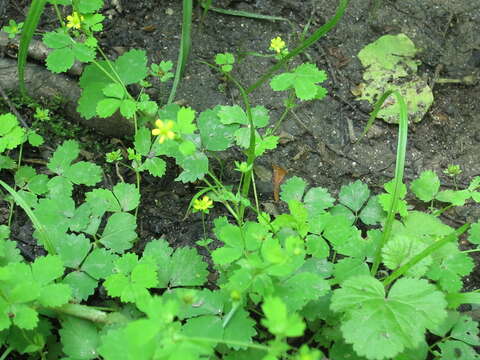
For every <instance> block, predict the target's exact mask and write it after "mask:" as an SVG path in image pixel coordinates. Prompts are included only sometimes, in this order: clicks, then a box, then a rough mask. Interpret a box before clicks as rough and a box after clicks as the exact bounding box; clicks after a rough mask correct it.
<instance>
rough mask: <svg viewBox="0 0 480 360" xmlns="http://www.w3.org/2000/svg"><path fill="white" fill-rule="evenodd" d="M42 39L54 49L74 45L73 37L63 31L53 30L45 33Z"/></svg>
mask: <svg viewBox="0 0 480 360" xmlns="http://www.w3.org/2000/svg"><path fill="white" fill-rule="evenodd" d="M42 41H43V43H44V44H45V45H47V46H48V47H49V48H52V49H62V48H64V47H67V46H71V45H72V38H71V37H70V36H69V35H67V34H65V33H62V32H58V31H51V32H47V33H45V34H44V35H43V38H42Z"/></svg>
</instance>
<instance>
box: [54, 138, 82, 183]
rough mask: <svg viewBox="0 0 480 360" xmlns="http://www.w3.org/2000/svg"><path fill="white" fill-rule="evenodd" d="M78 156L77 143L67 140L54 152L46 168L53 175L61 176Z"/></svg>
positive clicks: (78, 148)
mask: <svg viewBox="0 0 480 360" xmlns="http://www.w3.org/2000/svg"><path fill="white" fill-rule="evenodd" d="M79 154H80V147H79V145H78V142H77V141H75V140H67V141H65V142H64V143H63V144H62V145H60V146H59V147H58V148H57V150H55V152H54V153H53V156H52V158H51V159H50V161H49V162H48V164H47V167H48V168H49V169H50V170H51V171H53V172H54V173H56V174H58V175H62V174H63V173H64V172H65V171H66V170H67V169H68V168H69V167H70V163H71V162H72V161H73V160H75V159H76V158H77V157H78V155H79Z"/></svg>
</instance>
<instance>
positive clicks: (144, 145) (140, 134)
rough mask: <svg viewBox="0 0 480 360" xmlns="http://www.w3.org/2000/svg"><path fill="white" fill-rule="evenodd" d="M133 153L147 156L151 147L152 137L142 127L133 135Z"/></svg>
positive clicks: (147, 130)
mask: <svg viewBox="0 0 480 360" xmlns="http://www.w3.org/2000/svg"><path fill="white" fill-rule="evenodd" d="M134 145H135V151H136V152H138V153H139V154H140V155H143V156H147V155H148V153H149V152H150V147H151V146H152V136H151V132H150V130H149V129H147V128H146V127H144V126H142V127H141V128H140V129H138V131H137V133H136V134H135V141H134Z"/></svg>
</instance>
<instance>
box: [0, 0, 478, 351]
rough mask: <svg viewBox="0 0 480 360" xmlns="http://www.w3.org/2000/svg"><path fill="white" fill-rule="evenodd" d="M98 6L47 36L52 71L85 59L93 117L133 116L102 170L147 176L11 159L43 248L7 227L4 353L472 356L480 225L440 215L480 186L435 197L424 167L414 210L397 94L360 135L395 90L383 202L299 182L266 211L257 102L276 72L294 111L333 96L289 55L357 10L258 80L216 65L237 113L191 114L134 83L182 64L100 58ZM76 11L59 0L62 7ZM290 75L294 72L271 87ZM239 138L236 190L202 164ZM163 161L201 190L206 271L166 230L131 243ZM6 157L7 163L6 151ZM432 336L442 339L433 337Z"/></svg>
mask: <svg viewBox="0 0 480 360" xmlns="http://www.w3.org/2000/svg"><path fill="white" fill-rule="evenodd" d="M102 3H103V2H102V1H101V0H88V1H87V0H79V1H75V2H73V5H74V9H73V10H74V11H72V15H70V16H71V18H69V19H67V20H68V23H67V24H65V23H64V22H63V19H60V20H61V24H62V28H60V29H57V30H56V31H53V32H50V33H46V34H45V35H44V40H45V41H46V43H48V44H50V46H51V47H52V48H53V49H54V51H53V52H52V53H51V54H50V55H49V60H47V64H48V65H49V67H50V68H51V69H52V70H54V71H57V70H62V71H64V70H66V69H67V68H68V67H69V66H70V65H71V62H72V59H79V60H82V59H85V60H84V61H86V62H89V63H90V64H89V65H87V66H86V68H85V71H84V73H83V74H82V77H81V79H80V86H81V87H82V95H81V98H80V102H79V107H78V110H79V112H80V113H81V114H82V115H83V116H85V117H87V118H89V117H93V116H101V117H107V116H110V115H112V114H114V113H115V112H117V111H118V112H119V113H120V115H122V116H124V117H126V118H128V119H131V121H132V122H133V123H134V125H135V134H134V138H133V143H132V145H131V146H130V147H128V148H126V149H125V151H124V152H123V151H122V150H123V149H117V150H114V151H112V152H110V153H108V154H107V155H106V160H107V162H109V163H114V164H115V165H116V166H124V167H126V168H127V169H129V170H130V171H132V172H133V173H134V174H135V179H136V182H135V184H129V183H125V182H124V181H123V180H122V179H120V180H121V181H120V182H118V183H117V184H115V185H113V186H112V187H111V188H104V187H101V186H99V184H100V181H101V179H102V169H101V167H100V166H98V165H97V164H94V163H92V162H88V161H83V160H80V161H79V160H78V158H79V155H80V145H79V142H78V141H76V140H66V141H64V142H63V143H62V144H61V145H60V146H59V147H58V148H57V149H56V150H55V152H54V153H53V154H52V156H51V158H50V160H49V161H48V163H47V169H48V173H47V172H45V171H43V170H41V171H38V170H37V169H34V168H32V167H29V166H21V164H20V163H21V151H20V154H19V156H18V166H17V167H16V169H15V166H13V167H11V169H12V170H15V171H13V172H12V173H13V177H11V179H10V181H13V183H14V186H13V187H12V186H10V185H9V184H7V183H6V182H4V181H0V186H1V187H2V188H3V189H5V190H6V191H7V192H8V193H9V195H10V197H11V199H12V202H13V201H15V202H16V203H17V204H18V205H19V206H20V207H21V208H22V209H23V210H24V211H25V213H26V214H27V216H28V217H29V218H30V220H31V222H32V224H33V225H34V227H35V232H34V233H33V237H34V238H35V239H36V240H38V243H39V244H40V245H42V246H43V247H44V249H45V250H46V251H47V255H46V256H39V257H37V258H36V259H35V261H33V262H32V263H30V264H29V263H27V262H26V261H25V260H24V259H23V258H22V256H21V255H20V253H19V250H18V249H17V248H16V246H15V243H14V242H13V241H11V240H9V237H10V229H9V227H8V226H4V225H2V226H0V339H1V341H2V342H1V344H2V345H3V347H4V348H3V354H2V355H1V356H0V359H5V358H7V357H8V356H9V355H10V354H11V353H12V352H17V353H20V354H28V355H27V356H29V357H30V358H32V359H35V358H40V359H48V358H52V357H53V358H55V357H57V358H61V357H68V358H70V359H75V360H83V359H87V360H88V359H106V360H109V359H115V360H117V359H140V360H142V359H145V360H147V359H172V360H174V359H179V360H180V359H203V358H219V359H229V360H231V359H264V360H273V359H296V360H305V359H318V360H320V359H323V358H325V357H328V358H329V359H332V360H340V359H346V358H353V359H355V358H356V359H371V360H376V359H412V360H425V359H426V358H427V356H430V355H431V356H432V357H435V358H436V359H439V360H440V359H449V358H452V357H453V356H456V355H457V354H458V353H459V352H460V354H461V355H462V356H463V355H465V358H469V359H473V358H475V357H476V356H477V355H476V354H475V353H474V349H473V346H478V345H479V344H480V340H479V339H478V336H476V335H475V334H476V332H477V324H476V323H475V322H474V321H473V320H472V319H471V318H469V317H468V316H467V315H462V314H461V313H459V312H458V311H457V309H458V307H459V306H460V305H463V304H480V293H479V292H478V291H477V292H468V293H465V292H463V293H462V292H461V290H462V285H463V283H462V277H463V276H466V275H468V274H469V273H470V272H471V271H472V269H473V261H472V259H471V258H470V256H469V255H468V253H469V252H472V251H478V249H477V248H475V249H472V250H469V251H460V250H459V248H458V245H457V240H458V238H459V237H460V236H461V235H462V234H464V233H467V235H466V236H467V239H468V241H469V242H470V243H471V244H472V245H478V244H480V223H479V222H477V223H475V224H473V225H471V226H470V224H465V225H463V226H461V227H459V228H458V229H454V228H453V227H451V226H449V225H447V224H445V223H443V222H442V221H441V219H440V215H441V214H442V213H443V212H444V211H445V210H446V209H448V208H451V207H453V206H462V205H463V204H465V203H466V202H477V203H478V202H480V191H478V190H479V188H480V177H476V178H474V179H473V180H472V181H471V183H470V184H469V186H468V188H466V189H462V190H458V189H455V190H442V189H441V183H440V179H439V178H438V176H437V175H436V174H435V173H433V172H431V171H427V172H424V173H422V174H421V176H420V177H419V178H418V179H416V180H414V181H413V182H412V183H411V184H410V192H411V194H413V195H414V196H415V197H416V198H417V200H418V201H416V202H415V203H418V202H425V203H426V204H427V205H428V209H427V211H420V210H418V209H415V208H414V207H413V205H410V204H409V198H408V197H407V196H406V195H407V186H406V184H404V183H403V168H404V164H405V153H406V144H407V142H406V140H407V131H408V120H407V109H406V104H405V101H404V99H403V97H402V96H401V95H400V94H399V93H398V92H394V91H390V92H387V93H385V94H383V95H382V96H381V97H380V99H379V100H378V101H377V103H376V105H375V109H374V112H373V113H372V116H371V118H370V120H369V122H368V123H367V127H366V129H365V132H366V131H368V129H369V128H370V126H371V125H372V123H373V121H374V119H375V116H376V114H377V113H378V111H379V110H380V108H381V106H382V105H383V102H384V101H385V100H386V99H387V98H388V97H389V96H390V95H393V96H395V97H396V99H397V102H398V104H399V114H400V116H399V124H400V133H399V140H398V147H397V148H398V153H397V165H396V171H395V177H394V179H393V180H392V181H389V182H387V183H386V184H384V189H385V192H383V193H381V194H377V195H376V194H373V193H372V192H371V191H370V189H369V188H368V186H367V185H366V184H363V183H362V182H360V181H356V182H354V183H351V184H346V185H343V186H342V187H341V188H340V192H339V195H338V199H335V198H334V197H333V196H332V195H331V194H330V193H329V191H328V190H327V189H325V188H322V187H309V186H308V184H307V183H306V182H305V181H304V180H302V179H301V178H298V177H292V178H290V179H289V180H288V181H286V182H285V183H284V184H283V185H282V186H281V192H280V198H281V200H282V202H283V203H284V205H286V207H287V208H288V210H287V211H286V212H285V213H282V214H280V215H277V216H275V217H273V216H271V215H269V214H267V213H265V212H262V211H261V210H260V207H259V205H258V196H257V193H256V189H255V172H254V163H255V161H256V159H257V158H258V157H259V156H261V155H263V154H264V153H265V152H266V151H269V150H273V149H275V147H276V145H277V142H278V137H277V136H276V135H275V134H274V132H273V131H272V130H271V129H268V128H267V126H268V125H269V124H270V114H269V112H268V110H267V109H266V108H265V107H263V106H261V105H257V106H252V105H251V103H250V99H249V96H248V93H249V92H251V91H253V89H255V88H256V87H257V86H259V85H260V84H262V83H263V82H265V81H267V80H270V79H271V81H270V86H271V88H272V89H273V90H274V91H287V92H288V95H287V99H286V101H285V108H286V110H285V112H284V114H286V112H288V111H291V110H292V109H294V107H295V106H296V105H297V101H307V100H318V99H321V98H323V97H324V96H325V94H326V90H325V89H324V88H323V87H321V86H320V85H319V83H322V82H323V81H324V80H325V79H326V74H325V73H324V72H323V71H321V70H319V69H318V68H317V67H316V66H315V65H314V64H311V63H305V64H301V65H298V66H296V67H295V68H293V69H291V68H289V67H288V60H289V59H291V58H292V57H293V56H295V55H297V54H299V53H301V52H302V51H303V50H304V49H305V48H306V47H307V46H309V45H311V44H313V43H314V42H315V41H316V40H318V38H319V37H320V36H321V35H322V34H324V33H325V32H327V31H328V30H329V29H330V28H331V27H333V26H334V25H335V23H336V22H337V21H338V20H339V18H340V17H341V15H342V14H343V11H344V10H345V7H346V5H347V4H348V1H341V3H340V6H339V10H338V12H337V14H336V16H335V17H334V18H333V19H332V20H331V21H330V22H328V23H327V24H326V25H324V26H323V27H322V28H320V29H319V30H317V31H316V32H315V33H314V35H313V36H312V37H310V38H308V39H307V40H305V42H304V43H302V44H301V45H300V46H298V47H297V48H295V49H294V50H293V51H292V52H289V53H288V54H285V55H284V56H283V55H282V57H281V58H279V59H278V63H277V65H274V67H273V70H271V71H269V72H267V75H266V76H264V77H262V78H261V79H260V80H259V81H258V82H256V83H255V84H254V85H252V86H251V87H250V88H245V87H244V86H243V85H242V84H241V83H240V82H239V81H238V80H237V79H236V78H235V68H234V65H235V58H234V56H233V55H232V54H228V53H226V54H219V55H217V56H216V57H215V63H216V65H212V64H207V65H208V66H210V67H212V68H214V69H216V70H218V71H219V72H221V73H222V74H223V75H224V76H225V79H226V81H228V82H230V83H231V84H233V86H236V87H237V88H238V90H239V91H240V94H241V96H242V101H243V104H242V105H243V106H239V105H233V106H222V105H218V106H215V107H214V108H212V109H206V110H204V111H202V112H200V113H198V114H197V113H196V112H195V111H194V110H193V109H191V108H189V107H181V106H179V105H176V104H168V105H166V106H158V104H156V103H155V102H153V101H151V100H150V99H149V97H148V96H147V95H146V94H145V93H143V91H141V92H140V94H138V95H135V96H134V95H132V94H131V93H130V92H129V91H128V89H127V86H128V85H131V84H134V83H142V82H144V81H146V79H147V77H148V76H149V75H153V76H159V77H160V78H163V77H164V76H166V74H168V73H169V70H170V69H171V64H169V63H168V62H163V63H160V64H159V65H158V66H153V65H152V66H150V68H149V67H148V66H147V58H146V54H145V52H144V51H142V50H131V51H129V52H127V53H125V54H123V55H122V56H120V57H119V58H117V59H116V60H114V61H112V60H110V59H108V58H106V57H105V56H104V55H103V52H102V50H101V48H100V47H98V46H97V43H96V41H95V38H94V32H96V31H98V29H99V28H100V26H101V24H100V22H101V19H100V18H101V15H100V14H96V11H97V10H98V9H100V7H101V5H102ZM69 4H70V1H63V0H62V1H60V0H57V1H55V6H57V7H58V5H69ZM37 6H38V5H37ZM37 10H38V8H37ZM92 24H93V25H92ZM69 25H71V26H69ZM30 26H31V25H30ZM277 45H278V46H276V48H277V49H280V46H279V45H280V44H279V43H278V42H277ZM274 50H275V49H274ZM275 51H276V50H275ZM280 51H281V49H280ZM97 53H99V54H100V55H101V56H102V57H103V59H102V60H97V59H96V54H97ZM292 54H293V55H292ZM280 68H283V69H284V71H283V73H281V74H278V75H276V76H274V77H272V76H273V71H275V70H278V69H280ZM132 69H133V70H132ZM177 70H178V65H177ZM177 74H178V72H177ZM169 77H171V76H169ZM164 80H167V79H164ZM283 117H284V115H282V116H281V118H280V119H279V121H280V120H281V119H282V118H283ZM0 120H2V121H0V135H1V136H2V137H1V138H0V144H3V151H5V150H15V149H16V148H17V147H19V146H21V144H22V143H24V142H25V141H26V140H25V139H26V136H27V135H26V134H27V133H28V130H25V129H23V128H20V127H19V124H18V121H17V119H16V118H15V117H14V116H13V115H12V114H5V115H2V118H0ZM152 120H154V121H152ZM148 124H151V125H153V129H150V128H148V127H147V126H146V125H148ZM233 146H235V147H237V148H239V149H240V150H241V151H243V154H244V157H245V158H244V159H241V160H239V161H235V170H236V172H237V173H238V181H236V182H233V181H232V182H233V184H225V183H224V182H222V181H221V179H220V177H219V176H217V175H216V174H215V168H214V167H213V166H211V164H210V161H209V158H210V157H211V156H212V155H213V156H214V155H215V153H216V152H220V151H225V150H227V149H229V148H231V147H233ZM20 149H21V148H20ZM165 156H166V157H169V158H172V159H173V160H175V162H176V164H177V165H178V166H179V167H180V168H181V173H180V174H179V176H178V177H177V179H176V180H178V181H182V182H185V183H187V182H197V181H202V182H203V183H204V186H203V187H202V188H201V189H200V190H199V191H198V193H197V194H195V195H194V196H193V198H192V200H191V204H190V207H189V209H192V212H200V213H201V216H202V224H203V231H204V234H203V238H202V239H200V240H199V241H198V242H197V244H198V245H199V246H202V247H203V248H204V249H205V250H207V251H208V252H209V256H210V259H211V261H210V263H207V261H205V259H204V258H203V257H202V256H200V255H199V254H198V253H197V251H196V249H194V248H190V247H179V248H175V249H174V248H172V247H171V245H170V244H169V243H168V242H167V241H166V239H163V238H162V239H154V240H152V241H150V242H148V243H147V244H146V246H145V248H144V249H143V251H142V252H141V253H140V252H139V251H137V246H136V245H137V241H138V235H137V216H136V215H137V211H138V208H139V206H140V205H141V178H142V173H143V172H144V171H147V172H148V173H149V174H150V175H152V176H156V177H161V176H163V175H164V174H165V172H166V162H165V160H164V158H163V157H165ZM2 158H4V159H5V160H2V161H3V162H8V160H6V159H9V157H8V156H2ZM82 190H83V191H84V192H83V193H82V192H81V191H82ZM252 190H253V199H254V202H253V201H250V195H251V192H252ZM79 194H81V196H78V195H79ZM412 203H413V202H412ZM220 204H222V205H223V206H224V207H225V208H226V210H227V211H228V215H230V217H229V218H227V217H226V216H219V217H217V218H215V219H213V229H211V230H212V235H211V237H212V238H215V239H216V240H217V245H218V243H219V244H220V245H218V246H215V248H213V246H212V245H211V244H212V241H213V239H211V238H209V237H208V236H210V231H208V230H210V229H208V230H207V228H206V224H205V216H206V215H207V214H209V212H210V211H211V209H212V208H213V207H214V206H218V205H220ZM421 208H422V207H421V206H419V209H421ZM247 215H249V216H248V217H247ZM192 240H196V239H192ZM209 274H213V275H217V276H216V277H214V276H212V277H209ZM98 293H103V294H104V295H103V296H101V297H97V296H95V295H96V294H98ZM91 300H95V301H94V302H93V301H91ZM92 303H95V306H93V305H91V304H92ZM78 334H81V336H78ZM432 336H436V338H435V339H437V340H436V341H435V342H433V343H432V342H430V343H429V342H427V340H428V339H430V338H431V337H432ZM429 354H430V355H429ZM452 354H453V355H452ZM457 358H458V356H457Z"/></svg>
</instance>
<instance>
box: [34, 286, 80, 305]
mask: <svg viewBox="0 0 480 360" xmlns="http://www.w3.org/2000/svg"><path fill="white" fill-rule="evenodd" d="M71 297H72V289H71V288H70V286H68V285H66V284H50V285H47V286H45V287H43V288H42V290H41V291H40V296H39V297H38V302H39V303H40V304H42V305H43V306H45V307H58V306H62V305H65V304H66V303H68V301H69V300H70V298H71Z"/></svg>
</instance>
